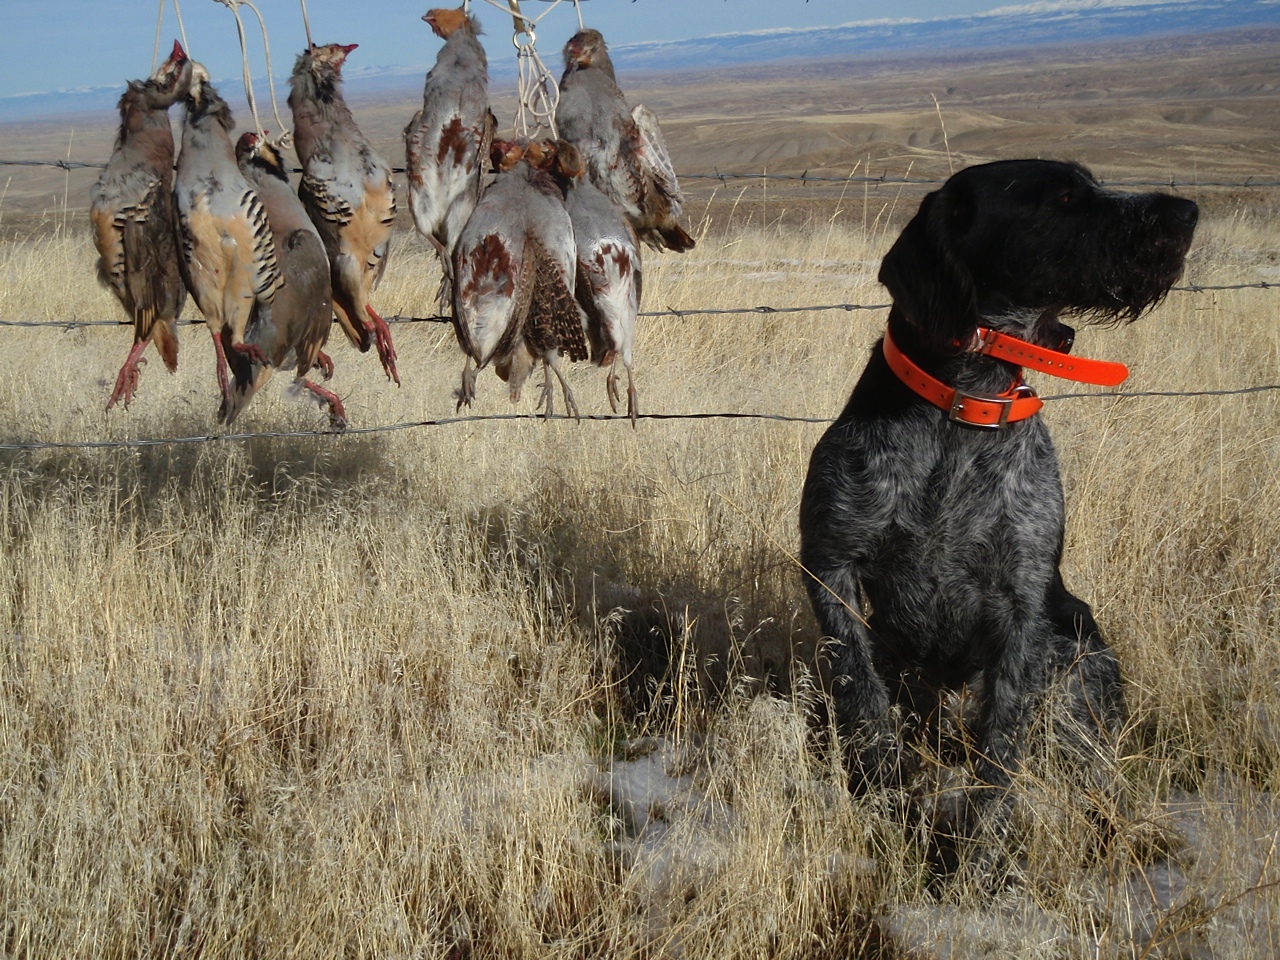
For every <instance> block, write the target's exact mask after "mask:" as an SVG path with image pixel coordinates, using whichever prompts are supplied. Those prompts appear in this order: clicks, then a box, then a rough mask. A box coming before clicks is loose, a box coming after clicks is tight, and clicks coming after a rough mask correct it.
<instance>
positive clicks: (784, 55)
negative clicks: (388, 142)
mask: <svg viewBox="0 0 1280 960" xmlns="http://www.w3.org/2000/svg"><path fill="white" fill-rule="evenodd" d="M1247 27H1280V0H1157V2H1152V0H1056V2H1055V0H1046V2H1038V3H1029V4H1022V5H1018V6H1008V7H1001V8H999V9H996V10H991V11H989V12H986V13H978V14H968V15H964V16H950V17H938V18H935V19H930V20H865V21H860V22H856V23H844V24H839V25H837V26H831V27H811V28H804V29H779V30H762V31H755V32H750V33H726V34H719V35H716V36H710V37H699V38H696V39H690V40H670V41H651V42H644V43H630V44H619V45H617V46H616V47H613V48H612V53H613V59H614V62H615V63H616V64H617V66H618V69H619V70H621V71H624V72H639V71H661V70H670V69H680V70H683V71H688V70H689V69H690V68H691V66H693V67H696V68H701V69H706V68H714V67H729V66H742V65H746V64H759V63H770V62H773V61H780V60H794V59H804V60H827V59H834V58H855V57H862V56H869V55H883V54H889V53H895V52H914V53H919V52H920V51H924V50H948V51H956V50H981V49H993V48H1002V47H1025V46H1035V45H1043V44H1088V43H1096V42H1099V41H1111V40H1125V39H1134V38H1140V37H1151V36H1159V35H1173V34H1203V33H1208V32H1211V31H1224V30H1238V29H1241V28H1247ZM429 66H430V64H426V63H423V64H413V65H395V66H385V67H369V68H364V69H353V70H351V71H350V73H349V74H348V76H347V88H348V91H349V92H350V93H351V94H352V95H354V96H359V95H361V94H376V93H381V92H387V91H391V90H409V89H413V88H416V87H417V86H418V85H420V84H421V82H422V75H423V73H424V72H425V71H426V70H427V69H428V67H429ZM491 72H492V73H493V75H494V76H495V77H505V76H507V75H508V74H511V73H514V65H513V64H512V63H511V62H510V61H509V60H508V59H506V58H504V59H502V60H501V61H497V60H496V58H495V63H494V65H493V69H492V71H491ZM219 83H220V85H223V86H225V87H227V88H229V89H235V85H236V84H238V83H239V78H235V79H232V78H226V79H225V80H222V81H219ZM119 96H120V88H119V87H95V88H85V89H76V90H58V91H53V92H49V93H32V94H24V95H22V96H15V97H0V121H9V120H22V119H26V120H33V119H41V118H50V117H53V116H56V115H60V114H67V113H73V112H84V111H100V110H109V109H111V108H112V107H113V106H114V105H115V102H116V100H117V99H118V98H119Z"/></svg>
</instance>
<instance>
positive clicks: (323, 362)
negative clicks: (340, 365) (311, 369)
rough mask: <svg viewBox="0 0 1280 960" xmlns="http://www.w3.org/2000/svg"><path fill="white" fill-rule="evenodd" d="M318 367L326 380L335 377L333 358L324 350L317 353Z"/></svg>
mask: <svg viewBox="0 0 1280 960" xmlns="http://www.w3.org/2000/svg"><path fill="white" fill-rule="evenodd" d="M316 368H317V369H319V371H320V375H321V376H322V377H324V378H325V379H326V380H332V379H333V360H332V359H331V358H330V357H329V355H328V354H327V353H325V352H324V351H323V350H321V351H320V352H319V353H317V354H316Z"/></svg>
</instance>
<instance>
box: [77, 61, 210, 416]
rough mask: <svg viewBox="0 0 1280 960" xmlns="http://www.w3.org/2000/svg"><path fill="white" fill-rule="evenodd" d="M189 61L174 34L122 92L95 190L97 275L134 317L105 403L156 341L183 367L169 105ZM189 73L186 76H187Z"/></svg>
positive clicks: (126, 395) (129, 391)
mask: <svg viewBox="0 0 1280 960" xmlns="http://www.w3.org/2000/svg"><path fill="white" fill-rule="evenodd" d="M190 70H191V67H190V61H189V60H188V59H187V55H186V53H185V52H184V51H183V49H182V46H181V44H179V43H178V42H177V41H176V40H175V41H174V44H173V53H171V54H170V55H169V59H168V60H166V61H165V62H164V63H162V64H161V65H160V67H159V68H157V70H156V72H155V73H153V74H152V75H151V76H150V77H148V78H147V79H146V80H131V81H129V84H128V86H127V87H126V88H125V92H124V95H123V96H122V97H121V98H120V104H119V107H120V132H119V133H118V134H117V136H116V144H115V149H114V150H113V151H112V153H111V159H110V160H108V161H107V168H106V169H105V170H104V171H103V172H102V176H101V177H99V178H98V182H97V183H95V184H94V185H93V189H92V190H91V191H90V207H89V219H90V222H91V224H92V225H93V242H94V245H95V246H96V247H97V248H98V264H97V267H98V279H99V280H100V281H101V282H102V283H103V284H104V285H105V286H107V287H108V288H110V290H111V292H112V293H114V294H115V295H116V299H118V300H119V301H120V305H121V306H122V307H124V312H125V313H126V314H127V315H128V317H129V319H130V320H131V321H132V322H133V348H132V349H131V350H130V351H129V356H128V358H127V359H126V360H125V362H124V366H122V367H121V368H120V373H119V375H118V376H117V377H116V385H115V389H114V390H113V391H112V392H111V399H110V400H108V401H107V409H108V410H110V409H111V408H112V407H113V406H115V404H116V403H117V402H118V401H120V400H123V401H124V405H125V408H126V409H127V408H128V406H129V402H130V401H131V400H132V399H133V395H134V393H136V392H137V389H138V380H139V377H140V376H141V370H140V367H141V366H142V364H144V363H146V360H145V359H143V356H142V354H143V353H144V352H145V351H146V349H147V344H149V343H151V342H152V341H153V340H154V341H155V345H156V350H157V351H158V352H159V354H160V358H161V359H162V360H163V361H164V365H165V366H166V367H167V368H168V370H169V372H170V373H173V372H174V371H175V370H177V369H178V326H177V321H178V314H180V313H181V312H182V308H183V306H184V305H185V303H186V301H187V291H186V287H184V286H183V283H182V274H181V272H180V270H179V267H178V245H177V233H178V219H177V212H176V210H175V208H174V199H173V159H174V147H173V132H172V130H171V129H170V127H169V107H170V106H171V105H172V104H173V103H174V101H175V100H177V99H178V98H179V97H180V96H181V95H182V94H183V93H184V92H185V91H184V89H182V88H181V85H182V84H183V83H184V82H186V83H189V82H190ZM184 77H185V81H184Z"/></svg>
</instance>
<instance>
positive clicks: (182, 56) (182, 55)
mask: <svg viewBox="0 0 1280 960" xmlns="http://www.w3.org/2000/svg"><path fill="white" fill-rule="evenodd" d="M169 59H170V60H172V61H173V62H174V63H183V62H185V61H186V59H187V51H185V50H183V49H182V44H180V43H179V42H178V41H177V40H175V41H173V53H171V54H169Z"/></svg>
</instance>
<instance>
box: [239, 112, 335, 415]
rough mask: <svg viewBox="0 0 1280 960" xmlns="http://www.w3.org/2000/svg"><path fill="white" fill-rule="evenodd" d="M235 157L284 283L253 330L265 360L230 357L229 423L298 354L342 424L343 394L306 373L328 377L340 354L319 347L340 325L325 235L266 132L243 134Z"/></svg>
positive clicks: (300, 366)
mask: <svg viewBox="0 0 1280 960" xmlns="http://www.w3.org/2000/svg"><path fill="white" fill-rule="evenodd" d="M236 160H237V161H238V163H239V165H240V172H241V173H243V174H244V176H245V178H246V179H247V180H248V181H249V182H250V183H251V184H253V187H254V189H256V190H257V191H258V196H259V198H260V199H261V200H262V205H263V207H264V208H265V209H266V211H267V220H268V222H269V223H270V224H271V233H272V236H273V237H274V244H275V253H276V263H277V264H278V265H279V268H280V276H281V278H282V280H283V283H282V284H281V287H280V289H279V290H277V291H276V295H275V297H274V299H272V301H271V303H269V304H267V305H265V306H263V307H262V308H260V310H259V314H258V322H257V323H255V324H254V325H253V327H251V328H250V330H249V333H248V337H247V339H248V342H249V343H251V344H253V345H255V346H257V347H258V348H259V349H260V350H261V353H262V356H263V357H264V358H265V359H257V358H255V357H250V356H241V355H232V356H231V357H229V361H230V364H231V371H232V374H233V375H234V377H235V383H234V384H233V386H232V388H231V401H230V403H229V404H228V406H227V410H226V416H225V418H224V419H225V422H226V423H227V424H230V423H232V422H233V421H234V420H235V418H236V417H237V416H238V415H239V414H240V412H241V411H242V410H243V409H244V408H245V407H247V406H248V405H249V401H250V400H252V399H253V396H254V394H255V393H257V392H258V391H259V390H260V389H262V386H263V384H265V383H266V382H267V381H268V380H269V379H271V374H272V372H273V371H274V370H275V368H276V367H280V366H283V365H284V364H285V362H286V360H288V359H289V357H290V356H291V355H292V357H293V358H294V361H295V362H296V364H297V367H296V369H297V379H296V381H295V382H296V383H297V384H298V385H299V386H301V387H304V388H306V389H307V390H310V391H311V392H312V393H313V394H315V395H316V396H317V397H319V398H320V399H321V400H323V401H324V402H325V404H327V405H328V407H329V422H330V424H331V425H332V426H333V427H334V428H335V429H337V430H341V429H343V428H344V427H346V425H347V415H346V411H345V410H344V409H343V407H342V401H341V400H340V399H339V398H338V395H337V394H336V393H333V392H332V391H330V390H326V389H325V388H324V387H322V386H320V385H319V384H318V383H313V382H312V381H311V380H308V379H307V374H308V373H310V372H311V370H312V369H315V368H319V369H320V370H321V371H322V372H323V374H324V376H325V379H328V378H329V377H331V376H332V375H333V361H332V360H330V359H329V358H328V357H327V356H326V355H325V354H324V353H322V352H321V349H320V348H321V347H323V346H324V344H325V341H326V340H327V339H328V338H329V330H330V329H331V328H332V327H333V295H332V291H331V288H330V285H329V258H328V257H327V256H326V255H325V252H324V242H323V241H322V240H321V239H320V233H319V231H318V230H316V228H315V224H313V223H312V222H311V219H310V217H308V216H307V211H306V210H305V209H304V208H303V206H302V201H301V200H299V199H298V195H297V194H296V193H294V192H293V187H292V186H291V185H290V183H289V174H288V173H287V172H286V170H285V165H284V161H283V160H282V159H281V157H280V151H279V149H278V148H277V147H276V145H274V144H272V143H271V142H270V141H269V140H268V139H267V138H266V136H265V134H264V135H263V136H259V135H258V134H256V133H245V134H242V135H241V137H240V139H239V141H238V142H237V143H236Z"/></svg>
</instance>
